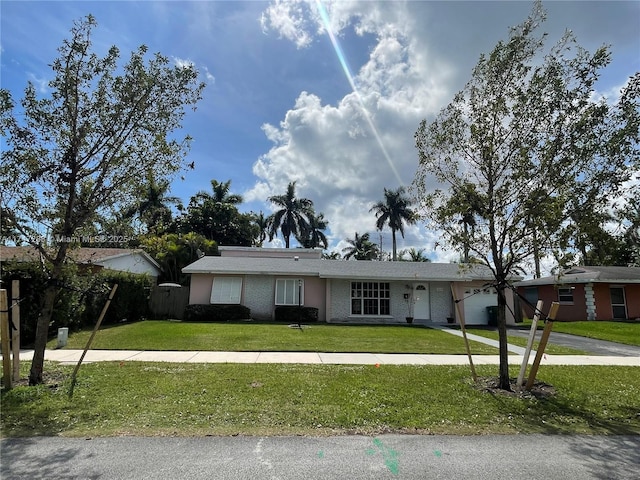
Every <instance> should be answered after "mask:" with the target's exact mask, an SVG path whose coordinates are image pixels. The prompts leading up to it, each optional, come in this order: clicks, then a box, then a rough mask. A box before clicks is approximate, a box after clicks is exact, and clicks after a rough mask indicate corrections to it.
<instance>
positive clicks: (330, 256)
mask: <svg viewBox="0 0 640 480" xmlns="http://www.w3.org/2000/svg"><path fill="white" fill-rule="evenodd" d="M322 258H324V259H325V260H340V258H342V256H341V255H340V252H327V253H323V254H322Z"/></svg>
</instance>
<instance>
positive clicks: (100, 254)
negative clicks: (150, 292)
mask: <svg viewBox="0 0 640 480" xmlns="http://www.w3.org/2000/svg"><path fill="white" fill-rule="evenodd" d="M67 255H68V257H69V258H70V259H72V260H73V261H75V262H76V263H77V264H79V265H81V266H83V267H85V268H87V269H90V270H91V271H93V272H96V271H99V270H102V269H108V270H116V271H120V272H129V273H143V274H147V275H149V276H151V277H153V278H157V277H158V275H160V273H161V268H160V265H158V262H156V261H155V260H154V259H153V258H152V257H151V256H150V255H149V254H148V253H147V252H145V251H144V250H139V249H128V248H90V247H81V248H72V249H69V251H68V253H67ZM0 261H2V262H7V261H17V262H39V261H40V254H39V252H38V250H37V249H36V248H34V247H5V246H0Z"/></svg>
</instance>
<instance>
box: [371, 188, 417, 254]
mask: <svg viewBox="0 0 640 480" xmlns="http://www.w3.org/2000/svg"><path fill="white" fill-rule="evenodd" d="M410 205H411V201H410V200H409V199H408V198H407V196H406V195H405V189H404V187H398V189H397V190H387V189H386V188H385V189H384V201H382V202H378V203H376V204H375V205H374V206H373V207H371V209H370V210H369V211H370V212H373V211H375V213H376V218H377V221H376V228H377V229H378V230H380V231H382V229H383V228H384V227H385V225H388V226H389V228H391V238H392V242H393V247H392V251H393V256H392V259H393V261H394V262H395V261H396V260H397V252H396V250H397V243H396V232H400V235H402V238H404V223H405V222H406V223H407V224H409V225H412V224H414V223H415V222H416V213H415V212H414V211H413V210H412V209H411V208H410Z"/></svg>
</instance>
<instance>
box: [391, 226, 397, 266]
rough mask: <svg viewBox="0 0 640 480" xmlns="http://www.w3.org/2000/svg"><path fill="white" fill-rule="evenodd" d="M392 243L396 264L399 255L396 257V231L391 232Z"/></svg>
mask: <svg viewBox="0 0 640 480" xmlns="http://www.w3.org/2000/svg"><path fill="white" fill-rule="evenodd" d="M391 242H392V243H393V245H392V247H393V248H392V250H393V261H394V262H395V261H396V260H397V255H396V231H395V230H391Z"/></svg>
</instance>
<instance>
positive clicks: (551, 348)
mask: <svg viewBox="0 0 640 480" xmlns="http://www.w3.org/2000/svg"><path fill="white" fill-rule="evenodd" d="M467 332H469V333H473V334H474V335H479V336H481V337H485V338H491V339H492V340H498V332H497V331H495V330H485V329H482V328H467ZM538 338H539V336H538ZM507 339H508V342H509V343H510V344H511V345H515V346H517V347H526V346H527V341H528V339H526V338H522V337H516V336H513V335H512V336H508V337H507ZM539 344H540V342H539V341H537V340H536V341H534V342H533V347H532V348H533V350H537V349H538V345H539ZM544 351H545V353H548V354H550V355H587V354H588V352H585V351H583V350H577V349H575V348H570V347H563V346H562V345H553V343H552V341H551V340H550V341H549V343H547V347H546V348H545V349H544Z"/></svg>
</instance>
